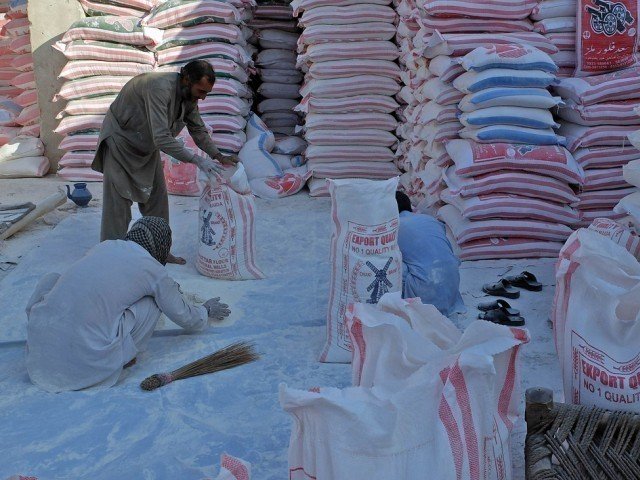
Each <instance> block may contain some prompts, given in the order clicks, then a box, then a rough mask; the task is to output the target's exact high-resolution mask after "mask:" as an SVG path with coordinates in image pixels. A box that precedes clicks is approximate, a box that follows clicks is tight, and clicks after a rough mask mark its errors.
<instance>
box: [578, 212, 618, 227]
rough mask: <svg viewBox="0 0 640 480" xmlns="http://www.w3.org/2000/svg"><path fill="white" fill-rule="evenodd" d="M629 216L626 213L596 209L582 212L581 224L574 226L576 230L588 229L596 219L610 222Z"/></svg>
mask: <svg viewBox="0 0 640 480" xmlns="http://www.w3.org/2000/svg"><path fill="white" fill-rule="evenodd" d="M626 216H627V213H626V212H621V213H616V211H615V209H611V208H596V209H593V210H580V222H579V223H577V224H576V225H574V227H575V228H587V227H588V226H589V225H591V223H593V221H594V220H595V219H596V218H601V217H602V218H608V219H610V220H621V219H623V218H624V217H626Z"/></svg>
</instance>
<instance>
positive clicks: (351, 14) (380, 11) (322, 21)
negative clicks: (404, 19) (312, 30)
mask: <svg viewBox="0 0 640 480" xmlns="http://www.w3.org/2000/svg"><path fill="white" fill-rule="evenodd" d="M395 20H396V12H395V11H394V10H393V8H391V7H387V6H385V5H372V4H356V5H349V6H346V7H317V8H312V9H310V10H306V11H305V12H304V13H303V14H302V16H301V17H300V19H299V20H298V24H299V25H300V26H301V27H304V28H306V27H310V26H312V25H353V24H355V23H368V22H382V23H390V24H393V23H394V22H395Z"/></svg>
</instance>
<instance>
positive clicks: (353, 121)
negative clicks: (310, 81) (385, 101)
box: [305, 113, 398, 132]
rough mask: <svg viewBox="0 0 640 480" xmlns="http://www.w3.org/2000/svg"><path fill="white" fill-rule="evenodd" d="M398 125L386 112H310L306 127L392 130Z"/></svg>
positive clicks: (318, 128) (309, 128)
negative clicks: (331, 113) (329, 113)
mask: <svg viewBox="0 0 640 480" xmlns="http://www.w3.org/2000/svg"><path fill="white" fill-rule="evenodd" d="M397 126H398V121H397V120H396V119H395V118H394V117H393V116H392V115H389V114H386V113H348V114H347V113H342V114H333V115H328V114H322V113H310V114H308V115H307V116H306V117H305V129H306V130H307V131H309V130H327V129H375V130H385V131H387V132H391V131H393V130H395V129H396V127H397Z"/></svg>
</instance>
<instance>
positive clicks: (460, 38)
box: [415, 32, 558, 58]
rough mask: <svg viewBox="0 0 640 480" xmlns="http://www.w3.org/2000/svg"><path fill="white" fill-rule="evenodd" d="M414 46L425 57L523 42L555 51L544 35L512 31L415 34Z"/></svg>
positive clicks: (544, 49) (453, 54) (541, 48)
mask: <svg viewBox="0 0 640 480" xmlns="http://www.w3.org/2000/svg"><path fill="white" fill-rule="evenodd" d="M415 43H416V47H418V48H423V49H424V50H423V55H424V56H425V57H427V58H435V57H437V56H438V55H451V56H453V57H461V56H463V55H466V54H467V53H469V52H471V51H473V50H475V49H476V48H478V47H491V46H492V45H512V44H525V45H529V46H532V47H535V48H537V49H538V50H541V51H542V52H544V53H548V54H551V53H557V52H558V49H557V48H556V46H555V45H554V44H553V43H551V42H550V41H549V40H547V39H546V38H545V37H543V36H542V35H540V34H539V33H535V32H514V33H501V34H493V33H459V34H458V33H444V34H441V33H439V32H436V33H434V34H433V35H430V34H427V36H425V37H423V36H421V35H419V34H418V35H417V36H416V42H415Z"/></svg>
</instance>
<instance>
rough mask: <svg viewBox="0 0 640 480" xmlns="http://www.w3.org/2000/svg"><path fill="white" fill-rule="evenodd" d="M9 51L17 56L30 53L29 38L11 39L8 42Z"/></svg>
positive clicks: (22, 36)
mask: <svg viewBox="0 0 640 480" xmlns="http://www.w3.org/2000/svg"><path fill="white" fill-rule="evenodd" d="M54 48H55V47H54ZM9 49H10V50H11V51H12V52H13V53H16V54H18V55H24V54H26V53H31V36H30V35H20V36H19V37H16V38H14V39H11V41H10V42H9Z"/></svg>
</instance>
